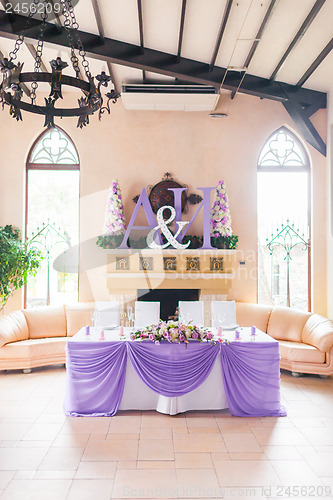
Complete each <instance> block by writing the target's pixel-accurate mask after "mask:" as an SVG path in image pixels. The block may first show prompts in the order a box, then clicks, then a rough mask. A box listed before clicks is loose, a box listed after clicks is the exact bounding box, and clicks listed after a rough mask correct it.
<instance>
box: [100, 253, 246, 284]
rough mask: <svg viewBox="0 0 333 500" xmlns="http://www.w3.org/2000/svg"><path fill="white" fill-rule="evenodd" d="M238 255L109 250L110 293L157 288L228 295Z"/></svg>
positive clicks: (108, 282)
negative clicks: (183, 289)
mask: <svg viewBox="0 0 333 500" xmlns="http://www.w3.org/2000/svg"><path fill="white" fill-rule="evenodd" d="M236 254H237V250H224V249H223V250H222V249H221V250H220V249H212V250H200V249H193V250H175V249H165V250H151V249H144V250H134V249H128V250H123V249H122V250H117V249H115V250H108V251H107V263H108V264H107V274H106V277H107V284H108V289H109V291H110V294H115V293H118V294H119V293H121V291H123V292H124V293H133V291H134V290H137V289H154V288H164V289H165V288H167V289H172V288H173V289H176V288H192V289H200V290H201V291H202V292H203V291H204V290H207V291H208V290H214V291H215V293H223V294H226V293H227V292H228V289H229V288H230V286H231V280H232V279H233V278H234V277H235V267H236ZM217 291H218V292H217Z"/></svg>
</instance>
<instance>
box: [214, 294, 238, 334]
mask: <svg viewBox="0 0 333 500" xmlns="http://www.w3.org/2000/svg"><path fill="white" fill-rule="evenodd" d="M211 308H212V326H213V327H215V328H218V327H219V326H231V325H235V324H236V303H235V301H234V300H213V301H212V303H211Z"/></svg>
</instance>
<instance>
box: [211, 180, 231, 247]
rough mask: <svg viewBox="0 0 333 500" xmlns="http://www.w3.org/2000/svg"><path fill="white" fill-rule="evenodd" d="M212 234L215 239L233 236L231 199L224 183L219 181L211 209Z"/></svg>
mask: <svg viewBox="0 0 333 500" xmlns="http://www.w3.org/2000/svg"><path fill="white" fill-rule="evenodd" d="M210 232H211V235H212V236H213V238H219V237H221V236H231V235H232V229H231V216H230V209H229V199H228V195H227V189H226V186H225V182H224V181H219V182H218V184H217V187H216V191H215V195H214V200H213V206H212V209H211V217H210Z"/></svg>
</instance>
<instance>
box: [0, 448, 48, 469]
mask: <svg viewBox="0 0 333 500" xmlns="http://www.w3.org/2000/svg"><path fill="white" fill-rule="evenodd" d="M47 452H48V448H40V447H38V448H35V447H34V448H19V447H16V448H0V464H1V469H2V470H37V469H38V467H39V466H40V464H41V463H42V461H43V460H44V458H45V456H46V454H47Z"/></svg>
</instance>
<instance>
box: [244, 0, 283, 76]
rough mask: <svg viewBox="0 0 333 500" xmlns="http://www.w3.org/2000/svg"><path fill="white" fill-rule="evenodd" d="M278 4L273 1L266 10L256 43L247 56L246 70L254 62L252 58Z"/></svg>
mask: <svg viewBox="0 0 333 500" xmlns="http://www.w3.org/2000/svg"><path fill="white" fill-rule="evenodd" d="M278 2H279V0H271V3H270V4H269V6H268V8H267V10H266V14H265V16H264V19H263V20H262V23H261V25H260V28H259V30H258V33H257V35H256V37H255V40H254V42H253V44H252V47H251V49H250V51H249V53H248V55H247V57H246V59H245V62H244V68H248V67H249V65H250V62H251V61H252V58H253V56H254V53H255V51H256V50H257V48H258V45H259V43H260V42H261V38H262V36H263V34H264V31H265V28H266V26H267V23H268V21H269V19H270V17H271V15H272V13H273V10H274V8H275V7H276V5H277V3H278Z"/></svg>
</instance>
